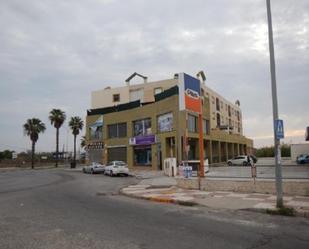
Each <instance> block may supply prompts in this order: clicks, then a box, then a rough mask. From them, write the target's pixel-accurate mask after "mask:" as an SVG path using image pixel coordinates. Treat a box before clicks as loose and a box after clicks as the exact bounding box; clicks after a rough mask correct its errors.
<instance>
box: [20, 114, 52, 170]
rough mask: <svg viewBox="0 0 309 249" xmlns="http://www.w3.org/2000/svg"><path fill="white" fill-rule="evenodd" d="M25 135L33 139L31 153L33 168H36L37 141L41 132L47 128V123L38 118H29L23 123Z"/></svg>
mask: <svg viewBox="0 0 309 249" xmlns="http://www.w3.org/2000/svg"><path fill="white" fill-rule="evenodd" d="M23 128H24V133H25V135H27V136H29V137H30V139H31V141H32V153H31V168H32V169H33V168H34V152H35V143H36V142H37V141H38V139H39V134H40V133H43V132H44V131H45V130H46V127H45V124H44V123H43V122H42V121H41V120H40V119H38V118H32V119H28V120H27V122H26V123H25V124H24V125H23Z"/></svg>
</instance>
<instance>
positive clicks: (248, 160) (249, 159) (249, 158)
mask: <svg viewBox="0 0 309 249" xmlns="http://www.w3.org/2000/svg"><path fill="white" fill-rule="evenodd" d="M247 165H248V166H252V164H251V156H250V155H247Z"/></svg>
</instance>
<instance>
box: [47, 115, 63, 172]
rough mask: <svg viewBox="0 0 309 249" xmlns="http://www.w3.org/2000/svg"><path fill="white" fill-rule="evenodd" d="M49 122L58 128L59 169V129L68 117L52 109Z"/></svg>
mask: <svg viewBox="0 0 309 249" xmlns="http://www.w3.org/2000/svg"><path fill="white" fill-rule="evenodd" d="M48 118H49V120H50V123H51V124H52V125H54V127H55V128H56V167H58V154H59V129H60V127H61V125H62V124H63V123H64V121H65V119H66V115H65V113H64V112H63V111H61V110H60V109H52V110H51V111H50V113H49V117H48Z"/></svg>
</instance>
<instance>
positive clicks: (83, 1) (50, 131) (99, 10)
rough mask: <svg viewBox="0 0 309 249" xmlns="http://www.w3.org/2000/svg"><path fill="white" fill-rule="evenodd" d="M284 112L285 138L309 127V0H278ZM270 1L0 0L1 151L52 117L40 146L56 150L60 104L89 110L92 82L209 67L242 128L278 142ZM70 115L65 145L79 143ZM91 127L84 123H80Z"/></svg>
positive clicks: (23, 142)
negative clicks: (29, 123) (35, 122)
mask: <svg viewBox="0 0 309 249" xmlns="http://www.w3.org/2000/svg"><path fill="white" fill-rule="evenodd" d="M271 4H272V15H273V16H272V17H273V29H274V43H275V57H276V70H277V88H278V105H279V116H280V118H282V119H283V120H284V127H285V136H286V138H285V140H284V141H285V142H288V143H297V142H304V134H305V127H306V126H309V108H308V106H309V97H308V92H309V30H308V29H309V1H308V0H297V1H295V0H272V1H271ZM267 34H268V33H267V15H266V3H265V0H218V1H213V0H190V1H186V0H164V1H163V0H156V1H150V0H149V1H145V0H144V1H142V0H126V1H120V0H67V1H66V0H62V1H54V0H28V1H24V0H1V1H0V86H1V88H0V151H1V150H4V149H11V150H15V151H25V150H27V149H30V148H31V147H30V139H29V138H28V137H26V136H24V134H23V130H22V125H23V124H24V123H25V122H26V120H27V119H28V118H32V117H37V118H39V119H41V120H42V121H43V122H44V123H45V124H46V127H47V129H46V131H45V133H44V134H41V135H40V138H39V141H38V143H37V146H36V148H37V151H53V150H54V149H55V129H54V128H53V127H52V126H51V125H50V122H49V120H48V114H49V112H50V110H51V109H53V108H60V109H62V110H64V111H65V112H66V114H67V116H68V118H70V117H71V116H81V117H82V118H85V116H86V110H87V109H89V108H91V106H90V94H91V91H93V90H98V89H103V88H104V87H106V86H112V87H117V86H123V85H124V81H125V79H126V78H127V77H128V76H130V75H131V74H132V73H133V72H138V73H141V74H143V75H146V76H148V79H149V81H152V80H161V79H168V78H172V77H173V75H174V73H178V72H186V73H188V74H191V75H196V73H197V72H198V71H200V70H203V71H204V72H205V73H206V77H207V80H206V84H207V85H208V86H209V87H210V88H212V89H213V90H215V91H216V92H218V93H219V94H220V95H222V96H224V97H225V98H226V99H228V100H230V101H232V102H234V101H235V100H237V99H239V100H240V104H241V109H242V113H243V127H244V135H246V136H248V137H250V138H253V139H254V145H255V147H261V146H264V145H271V144H272V143H273V126H272V102H271V83H270V70H269V53H268V36H267ZM67 127H68V126H67V122H66V123H65V124H64V126H63V127H62V128H61V130H60V150H62V148H65V149H66V148H68V149H69V150H70V149H71V148H72V146H73V136H72V134H71V132H70V131H69V129H68V128H67ZM83 133H84V131H83Z"/></svg>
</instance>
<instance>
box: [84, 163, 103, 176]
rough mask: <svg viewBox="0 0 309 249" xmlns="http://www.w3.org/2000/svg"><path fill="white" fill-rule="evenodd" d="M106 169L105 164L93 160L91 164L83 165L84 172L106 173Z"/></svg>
mask: <svg viewBox="0 0 309 249" xmlns="http://www.w3.org/2000/svg"><path fill="white" fill-rule="evenodd" d="M104 171H105V165H102V164H100V163H95V162H93V163H92V164H91V165H90V166H85V167H83V172H84V173H90V174H95V173H104Z"/></svg>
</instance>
